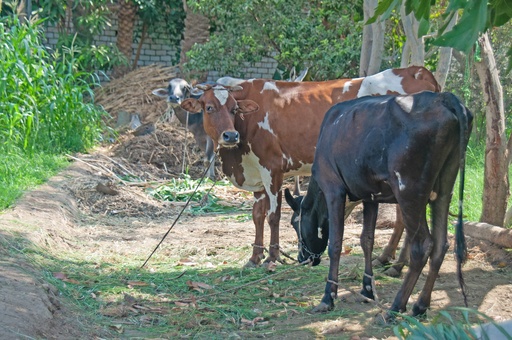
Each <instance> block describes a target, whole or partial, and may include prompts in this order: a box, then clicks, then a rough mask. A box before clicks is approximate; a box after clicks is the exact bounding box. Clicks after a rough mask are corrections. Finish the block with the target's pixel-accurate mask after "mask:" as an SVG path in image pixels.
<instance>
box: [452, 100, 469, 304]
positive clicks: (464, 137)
mask: <svg viewBox="0 0 512 340" xmlns="http://www.w3.org/2000/svg"><path fill="white" fill-rule="evenodd" d="M445 95H448V96H449V97H451V98H450V104H451V105H450V106H451V109H452V112H453V111H454V113H455V115H456V116H457V120H458V121H459V131H460V137H459V138H460V140H459V147H460V164H459V214H458V218H457V225H456V227H455V257H456V260H457V277H458V279H459V285H460V289H461V292H462V296H463V297H464V305H465V306H466V307H467V306H468V302H467V295H466V289H465V288H466V285H465V283H464V278H463V276H462V265H463V264H464V263H465V262H466V259H467V254H468V249H467V245H466V239H465V237H464V221H463V219H462V216H463V214H462V205H463V204H462V203H463V200H464V174H465V166H466V147H467V144H468V140H469V134H470V132H471V128H470V127H471V124H472V115H471V112H469V110H467V109H466V108H465V106H463V105H462V103H461V102H460V101H459V100H458V99H457V98H456V97H455V96H454V95H452V94H448V93H445ZM445 98H446V97H445Z"/></svg>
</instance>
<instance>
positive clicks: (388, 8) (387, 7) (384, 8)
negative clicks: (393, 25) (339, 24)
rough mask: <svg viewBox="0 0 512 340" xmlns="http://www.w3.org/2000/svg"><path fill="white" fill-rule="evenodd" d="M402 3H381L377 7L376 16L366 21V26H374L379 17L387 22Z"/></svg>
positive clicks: (397, 0) (393, 0) (399, 0)
mask: <svg viewBox="0 0 512 340" xmlns="http://www.w3.org/2000/svg"><path fill="white" fill-rule="evenodd" d="M401 3H402V0H382V1H379V4H378V5H377V8H376V9H375V14H374V15H373V17H371V18H370V19H368V21H366V23H365V25H370V24H373V23H374V22H376V21H377V18H378V17H379V16H382V17H381V20H386V19H387V18H389V16H390V15H391V12H393V10H394V9H396V8H398V6H400V4H401Z"/></svg>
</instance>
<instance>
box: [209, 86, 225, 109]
mask: <svg viewBox="0 0 512 340" xmlns="http://www.w3.org/2000/svg"><path fill="white" fill-rule="evenodd" d="M213 94H214V95H215V98H217V99H218V100H219V103H220V105H225V104H226V102H227V101H228V96H229V92H228V91H227V90H226V88H224V87H222V86H215V87H214V88H213Z"/></svg>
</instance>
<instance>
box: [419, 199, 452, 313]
mask: <svg viewBox="0 0 512 340" xmlns="http://www.w3.org/2000/svg"><path fill="white" fill-rule="evenodd" d="M449 205H450V195H446V196H443V197H439V198H437V199H436V200H435V201H433V202H432V203H430V207H431V216H432V238H433V241H434V248H433V250H432V253H431V254H430V268H429V271H428V275H427V279H426V281H425V285H424V286H423V290H422V291H421V294H420V296H419V298H418V301H417V302H416V303H415V304H414V306H413V308H412V314H413V315H414V316H416V315H421V314H425V313H426V312H427V308H428V307H429V306H430V300H431V297H432V290H433V289H434V283H435V281H436V278H437V275H438V274H439V269H440V268H441V264H442V263H443V260H444V256H445V254H446V251H447V250H448V247H449V245H448V238H447V232H448V230H447V220H448V209H449Z"/></svg>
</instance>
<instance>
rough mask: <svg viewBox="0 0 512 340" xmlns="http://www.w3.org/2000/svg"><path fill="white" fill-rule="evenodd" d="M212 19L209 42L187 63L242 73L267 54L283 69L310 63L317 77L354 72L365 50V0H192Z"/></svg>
mask: <svg viewBox="0 0 512 340" xmlns="http://www.w3.org/2000/svg"><path fill="white" fill-rule="evenodd" d="M187 5H188V6H189V7H190V8H193V9H194V11H195V12H198V13H200V14H202V15H204V16H206V17H207V18H208V19H210V22H211V31H212V34H211V38H210V41H208V42H207V43H205V44H203V45H196V46H195V47H194V48H193V49H192V50H191V51H190V52H189V57H190V58H189V60H190V62H189V64H188V65H187V66H188V68H190V69H194V70H204V71H210V70H216V71H219V72H220V73H222V74H230V75H233V76H240V77H243V76H244V74H243V73H242V69H243V66H244V65H247V64H246V63H247V62H249V63H250V62H256V61H260V60H261V58H262V56H270V57H272V58H274V59H275V60H277V62H278V63H279V68H281V69H282V70H285V71H286V70H290V69H291V68H293V67H295V68H297V69H302V68H304V67H309V69H310V72H311V74H312V76H313V78H315V79H327V78H332V77H342V76H349V75H351V76H352V75H353V74H354V72H353V69H354V68H356V66H357V65H358V62H359V54H360V49H361V32H362V30H361V29H357V27H362V24H363V16H362V1H361V0H358V1H355V2H353V3H351V4H347V3H341V2H339V1H336V0H326V1H310V0H298V1H291V0H275V1H264V0H192V1H187Z"/></svg>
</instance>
